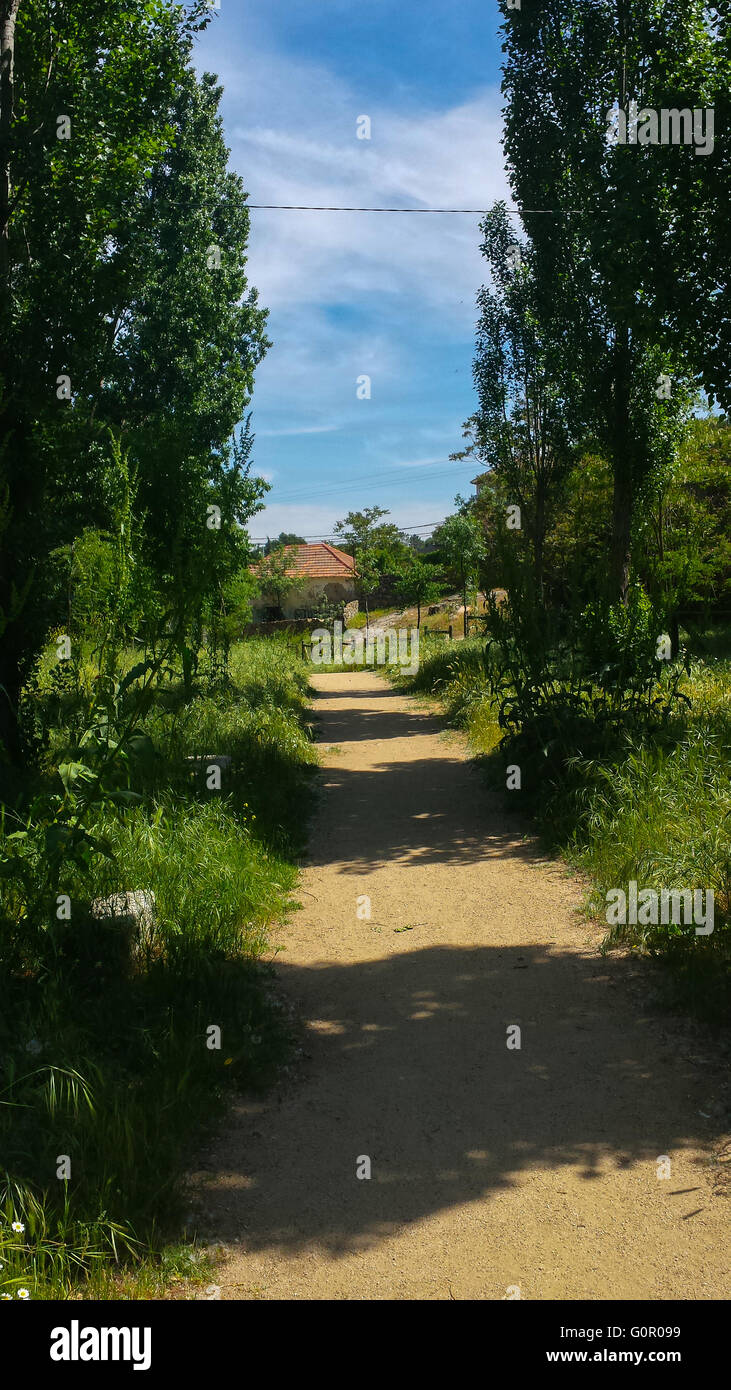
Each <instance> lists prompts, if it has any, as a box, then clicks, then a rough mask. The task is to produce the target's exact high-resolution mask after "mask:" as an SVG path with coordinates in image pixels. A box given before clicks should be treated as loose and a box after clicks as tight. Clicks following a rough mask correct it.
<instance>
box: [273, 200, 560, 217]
mask: <svg viewBox="0 0 731 1390" xmlns="http://www.w3.org/2000/svg"><path fill="white" fill-rule="evenodd" d="M247 207H250V208H254V209H256V211H257V212H417V213H437V212H438V213H442V212H448V213H458V214H465V215H466V216H469V217H482V216H484V215H485V214H486V213H488V212H489V211H490V209H489V208H366V207H326V206H320V205H319V204H314V203H247ZM505 211H506V212H510V213H516V214H517V215H518V216H519V217H522V216H523V214H524V213H530V214H531V215H533V214H534V213H545V215H546V216H547V217H568V216H573V215H574V214H578V213H581V212H582V211H583V209H582V208H508V207H506V209H505Z"/></svg>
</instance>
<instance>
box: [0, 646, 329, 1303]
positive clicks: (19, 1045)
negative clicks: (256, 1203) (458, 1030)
mask: <svg viewBox="0 0 731 1390" xmlns="http://www.w3.org/2000/svg"><path fill="white" fill-rule="evenodd" d="M47 696H48V697H50V698H55V697H54V695H53V692H52V691H50V692H49V690H48V687H46V686H44V683H43V678H42V676H41V679H40V680H39V682H38V684H37V687H36V696H35V698H37V700H38V701H39V703H40V704H41V705H42V702H43V700H44V698H45V697H47ZM306 698H307V679H306V674H305V672H304V669H303V667H302V665H301V663H300V662H299V661H298V659H297V657H296V655H295V654H294V652H293V651H292V649H291V648H289V647H288V646H287V644H286V643H279V642H277V641H276V640H262V641H259V642H251V643H248V642H247V643H243V644H241V645H240V647H238V648H236V649H235V650H234V652H233V653H232V660H231V667H230V676H229V678H228V680H227V681H226V682H225V684H224V685H223V686H221V688H214V687H213V683H212V682H209V681H207V679H206V673H205V670H204V671H203V672H202V673H201V689H200V690H199V693H198V694H197V696H196V698H194V699H193V700H192V702H189V703H187V704H186V702H185V700H184V699H183V698H182V694H181V690H180V688H179V687H178V686H177V684H176V683H175V682H174V681H169V682H167V683H166V684H165V685H162V686H161V688H160V691H159V693H158V698H157V699H156V700H155V702H154V703H153V705H152V707H151V709H150V711H149V713H148V715H147V717H146V718H145V720H144V725H143V731H144V734H145V735H146V739H145V740H143V741H142V745H141V746H142V750H143V751H142V753H141V755H140V756H139V757H138V758H137V759H136V760H135V762H134V764H133V765H132V766H131V769H130V775H129V781H130V783H131V790H133V791H134V792H135V794H136V795H137V796H139V797H140V799H139V800H137V801H132V802H131V803H130V804H129V805H124V804H121V805H112V804H109V803H105V804H103V806H102V807H100V808H98V809H96V810H95V811H94V815H93V818H92V819H91V821H90V823H89V824H88V826H87V829H88V830H89V832H90V833H91V835H92V837H93V838H94V840H95V841H97V842H101V841H103V842H105V844H106V846H107V853H105V854H102V853H99V854H90V855H88V856H86V857H85V858H84V857H82V858H80V859H79V861H78V862H76V863H74V864H73V865H67V866H66V869H65V872H64V879H63V884H62V885H59V887H60V888H61V889H62V892H63V894H64V895H65V896H67V897H68V899H69V900H70V916H68V915H67V914H66V912H65V911H64V910H62V915H61V917H60V919H59V917H58V916H57V915H56V913H55V912H54V906H55V901H51V902H49V903H48V904H46V905H45V908H44V912H45V916H44V917H43V919H42V920H40V921H39V922H36V923H34V924H33V929H31V924H30V923H29V921H28V920H26V919H25V918H24V915H23V911H24V909H23V904H22V900H21V899H20V898H19V897H18V894H17V892H16V893H15V895H14V892H13V884H12V881H6V882H5V885H4V890H3V896H2V899H0V972H1V973H2V987H3V1009H2V1011H1V1012H0V1049H1V1050H2V1054H3V1058H4V1061H5V1076H4V1080H3V1082H2V1086H1V1087H0V1266H1V1267H0V1291H2V1292H3V1293H5V1294H9V1295H10V1296H22V1295H20V1294H19V1292H18V1291H19V1290H26V1289H27V1290H28V1291H29V1293H30V1296H31V1297H46V1296H51V1297H59V1296H60V1297H67V1296H69V1295H70V1294H76V1293H78V1292H82V1293H84V1292H86V1293H87V1294H91V1295H95V1296H117V1295H118V1293H119V1289H120V1287H125V1288H126V1289H128V1290H129V1289H130V1288H131V1289H132V1290H134V1288H135V1287H137V1285H139V1286H140V1287H143V1288H144V1287H147V1286H149V1283H150V1280H151V1279H152V1282H153V1284H154V1282H155V1274H154V1271H155V1269H157V1270H158V1271H159V1270H160V1269H161V1268H163V1267H164V1268H166V1269H167V1270H168V1273H169V1272H170V1270H172V1269H174V1268H182V1269H183V1270H184V1271H185V1274H186V1277H189V1276H191V1275H192V1274H193V1273H195V1270H196V1269H198V1268H199V1266H198V1265H197V1264H196V1263H195V1262H194V1261H191V1260H190V1259H189V1258H187V1257H186V1256H185V1254H184V1251H183V1250H182V1249H181V1252H180V1254H179V1257H176V1258H171V1254H170V1252H171V1250H173V1249H174V1247H173V1246H171V1245H170V1242H171V1241H174V1240H175V1239H177V1238H178V1235H179V1232H180V1231H181V1229H186V1230H187V1229H188V1227H183V1226H182V1225H181V1223H182V1222H183V1215H184V1209H183V1205H182V1197H181V1178H182V1177H183V1176H184V1172H185V1166H186V1163H187V1162H188V1161H189V1158H190V1155H191V1153H192V1151H193V1149H194V1146H195V1143H196V1141H197V1136H198V1135H200V1134H201V1133H202V1132H203V1131H204V1130H205V1129H206V1128H207V1126H209V1125H210V1124H211V1122H212V1121H213V1119H214V1118H215V1116H216V1114H217V1112H218V1110H219V1108H220V1106H221V1104H222V1100H223V1097H224V1096H225V1092H226V1088H227V1087H228V1086H230V1085H231V1084H232V1083H233V1084H236V1085H239V1086H246V1087H252V1086H254V1087H258V1086H263V1085H266V1084H267V1083H268V1082H269V1080H270V1079H271V1077H272V1076H273V1074H274V1071H275V1069H276V1067H277V1066H278V1065H279V1064H280V1062H281V1061H282V1059H283V1058H284V1057H285V1056H286V1055H287V1051H288V1047H289V1037H288V1031H287V1027H286V1026H285V1024H284V1023H283V1011H282V1008H281V1004H280V1002H279V1000H278V999H277V997H276V993H275V991H274V988H273V979H272V970H271V966H270V965H267V964H265V963H264V961H263V960H262V957H263V956H264V955H265V954H267V953H270V952H271V951H272V950H273V949H275V943H274V941H273V939H272V936H271V928H272V926H273V925H274V924H276V923H280V922H282V921H283V920H285V919H286V916H287V914H288V912H289V911H290V910H291V909H292V907H293V906H294V899H293V892H294V890H295V887H296V877H297V871H296V867H295V859H296V856H297V854H298V852H299V849H300V847H301V840H302V833H303V831H302V827H303V821H304V813H305V811H306V807H307V798H308V780H309V779H308V774H309V770H310V769H311V767H312V765H313V762H314V750H313V746H312V743H311V740H310V738H309V733H308V727H307V720H306V708H305V702H306ZM71 705H72V702H71V700H70V697H67V699H66V704H65V705H64V704H63V703H61V704H59V703H58V702H56V704H55V706H53V707H54V708H55V709H56V711H57V712H58V714H59V715H60V716H61V720H60V722H59V723H57V724H56V725H54V726H52V727H51V728H50V729H49V731H48V737H47V739H46V740H45V746H44V752H43V755H42V758H41V760H40V764H39V768H38V770H37V774H36V776H37V777H39V778H41V780H42V779H43V778H46V779H48V778H52V777H53V775H54V768H55V766H57V764H58V763H59V762H60V761H61V760H62V759H63V758H64V757H66V756H67V755H68V750H69V747H70V746H72V742H73V740H72V737H71V726H72V724H73V719H72V717H71V715H72V713H73V711H72V708H71ZM64 713H66V714H68V715H69V718H68V719H67V720H66V722H65V723H64V722H63V715H64ZM43 715H44V711H43V709H41V714H40V715H39V718H41V719H42V717H43ZM213 756H219V757H220V756H225V757H230V758H231V764H230V766H226V767H225V768H224V770H223V773H222V782H221V789H220V791H219V790H209V789H208V787H207V785H206V780H205V777H204V776H202V775H201V773H202V769H201V766H200V764H199V763H198V762H196V761H194V760H195V759H200V758H202V759H205V758H206V757H213ZM35 852H36V853H37V854H38V856H39V868H40V858H41V857H42V855H43V842H42V840H39V841H38V844H37V846H36V848H35ZM126 892H135V893H138V894H144V895H145V898H144V902H145V903H146V904H147V905H148V908H149V910H147V909H146V910H145V911H144V912H142V914H140V915H139V916H138V917H137V918H134V916H132V917H130V916H129V915H128V916H124V915H122V916H118V917H115V916H114V915H106V916H101V917H100V916H99V915H98V914H99V907H98V900H99V899H106V898H109V896H110V895H113V894H120V893H126ZM95 902H96V903H97V907H96V909H94V910H93V909H92V904H94V903H95ZM212 1030H219V1031H218V1032H215V1031H213V1032H212ZM219 1040H220V1046H217V1045H215V1044H217V1043H218V1042H219ZM14 1225H15V1227H16V1229H15V1230H14V1229H13V1226H14ZM20 1227H22V1228H23V1229H22V1230H21V1229H20ZM166 1251H167V1254H165V1252H166ZM161 1262H162V1264H161ZM130 1266H132V1267H137V1268H138V1269H139V1271H140V1275H139V1278H138V1279H137V1281H136V1282H135V1281H134V1280H133V1281H132V1283H131V1284H130V1282H129V1277H128V1276H123V1274H122V1271H123V1270H124V1269H125V1268H127V1269H128V1268H129V1267H130ZM125 1277H126V1279H127V1282H126V1284H125V1283H122V1284H120V1280H122V1279H124V1278H125ZM128 1296H129V1295H128ZM132 1296H135V1295H134V1292H133V1293H132Z"/></svg>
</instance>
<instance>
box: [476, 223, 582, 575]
mask: <svg viewBox="0 0 731 1390" xmlns="http://www.w3.org/2000/svg"><path fill="white" fill-rule="evenodd" d="M481 230H482V234H483V243H482V254H483V256H484V257H485V259H486V261H487V263H488V266H489V268H490V272H491V277H492V288H490V287H488V286H483V287H482V289H481V290H480V292H479V294H478V297H477V302H478V307H479V310H480V319H479V322H478V325H477V352H476V355H475V363H474V373H473V374H474V379H475V385H476V387H477V395H478V400H479V403H480V410H479V416H478V419H477V431H478V437H479V445H480V452H481V454H482V456H483V457H484V458H486V459H488V460H489V461H490V465H491V467H492V468H493V469H494V470H495V471H496V472H497V474H498V475H499V477H500V478H501V480H502V482H503V484H504V487H505V495H506V497H508V498H510V500H511V501H512V502H513V503H514V504H517V505H518V506H520V510H521V517H522V521H523V525H524V526H525V527H526V529H527V532H528V534H529V536H530V541H531V546H532V550H533V564H534V570H535V580H536V586H537V588H538V590H539V592H541V591H542V589H543V549H544V543H545V536H546V528H547V526H548V522H549V513H550V510H551V508H552V507H553V506H555V504H556V501H557V500H558V498H559V496H560V493H561V487H562V483H563V480H564V478H565V476H566V473H567V472H568V469H569V467H570V465H571V461H572V454H573V447H572V440H571V436H570V432H569V425H568V419H567V414H568V411H567V407H566V404H565V401H564V399H563V397H562V394H561V387H560V374H559V373H558V372H557V371H556V370H555V365H554V363H555V345H554V343H553V342H552V341H551V339H550V336H549V338H548V340H547V341H545V340H544V335H543V332H542V329H541V324H540V318H539V313H538V304H537V292H536V282H535V277H534V274H533V270H532V251H531V248H530V247H529V246H528V245H527V243H526V242H525V241H523V240H519V239H518V238H517V236H516V233H515V231H514V229H513V228H512V227H511V226H510V222H509V217H508V213H507V211H506V208H505V205H504V203H498V204H496V205H495V207H494V208H493V209H492V211H491V212H490V213H488V215H487V217H486V218H485V220H484V221H483V223H482V226H481Z"/></svg>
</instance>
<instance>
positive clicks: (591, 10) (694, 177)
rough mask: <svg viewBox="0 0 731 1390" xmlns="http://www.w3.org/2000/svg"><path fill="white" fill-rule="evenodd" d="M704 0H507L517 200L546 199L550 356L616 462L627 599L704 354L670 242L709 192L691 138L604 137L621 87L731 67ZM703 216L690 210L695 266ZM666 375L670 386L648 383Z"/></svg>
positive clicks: (510, 156)
mask: <svg viewBox="0 0 731 1390" xmlns="http://www.w3.org/2000/svg"><path fill="white" fill-rule="evenodd" d="M707 8H708V7H707V6H705V5H704V4H703V3H701V0H664V3H662V4H659V3H651V4H647V3H646V0H582V3H580V4H579V3H576V4H572V5H569V6H568V7H567V6H566V4H565V3H563V0H536V3H532V4H531V5H529V6H528V5H526V6H525V7H524V8H522V9H520V10H510V9H509V8H508V5H507V3H505V0H503V3H502V9H503V13H504V15H505V24H504V26H503V31H504V35H505V48H506V63H505V70H504V73H505V75H504V90H505V93H506V96H507V110H506V140H505V147H506V153H507V160H508V169H509V176H510V181H511V187H512V189H513V193H514V196H515V198H516V201H517V202H518V203H519V204H520V205H521V206H522V207H524V208H526V209H533V210H536V209H549V210H550V212H549V213H546V214H543V213H540V214H539V213H538V212H537V211H533V212H526V213H525V214H524V221H525V225H526V229H527V231H528V233H529V236H530V239H531V243H532V246H533V248H534V253H535V257H534V262H533V264H534V269H535V275H536V281H537V293H538V300H539V307H540V316H541V322H542V324H544V325H546V332H548V331H549V326H550V332H551V334H552V336H553V338H554V341H555V344H556V350H557V356H556V364H557V369H558V367H559V365H560V363H561V362H563V363H568V364H569V365H570V368H571V373H572V376H573V377H574V379H578V380H579V381H580V383H581V386H582V399H581V401H580V403H577V404H579V415H580V417H581V419H582V420H583V422H584V423H585V424H587V425H589V426H590V427H591V432H593V434H594V438H595V442H596V444H597V445H598V448H599V450H600V451H601V452H603V453H605V454H606V456H607V457H608V458H609V460H610V461H611V464H612V469H613V479H614V488H613V504H612V546H611V554H610V579H611V584H612V588H613V591H614V593H615V595H621V596H624V595H625V594H626V591H627V585H628V582H629V570H630V551H631V533H632V522H633V518H634V516H635V513H636V508H637V505H638V500H639V498H640V497H641V495H642V493H643V491H644V489H645V488H646V485H647V483H648V481H650V480H652V479H658V478H660V477H661V476H662V475H663V473H665V472H667V470H668V469H669V468H670V467H671V466H672V463H673V460H674V457H675V454H676V451H677V447H678V443H679V437H680V428H679V426H680V423H681V422H682V419H683V416H684V412H685V409H686V407H687V390H686V378H687V376H688V375H689V373H691V372H692V371H697V370H698V369H699V365H700V362H701V360H702V359H703V358H704V345H703V344H699V345H697V351H696V352H695V354H694V356H693V357H692V359H691V358H688V357H687V356H686V354H687V349H688V343H687V336H688V335H687V333H684V332H681V331H680V328H679V319H680V317H682V314H681V309H682V302H683V296H685V312H686V313H687V311H688V309H689V306H690V303H691V301H692V300H694V299H695V297H696V292H697V288H698V285H699V283H700V282H701V281H702V282H703V283H705V282H706V278H707V277H706V272H705V270H704V271H703V274H702V275H701V276H700V277H699V276H698V274H697V270H696V272H694V270H693V266H692V265H685V266H682V265H680V264H678V262H677V257H676V250H675V247H676V232H677V228H678V226H679V224H680V221H681V220H682V219H683V218H689V219H691V220H692V219H693V218H695V215H696V213H697V212H698V211H699V199H700V198H701V196H703V197H707V196H708V190H707V189H706V190H705V193H704V192H703V190H704V189H705V183H704V180H706V179H707V174H706V173H704V171H705V170H707V168H708V167H710V158H706V157H704V156H699V155H697V154H696V153H695V150H694V149H692V148H689V147H687V146H685V145H681V146H679V145H677V144H668V145H662V146H661V145H639V144H632V143H627V144H620V143H611V142H609V141H608V140H607V130H608V113H609V111H610V110H611V109H612V108H613V107H615V106H616V105H618V106H619V107H620V108H622V109H623V110H625V109H628V107H629V102H630V101H631V100H635V101H637V103H638V109H643V108H646V107H650V108H653V109H657V110H660V109H663V108H666V109H675V108H678V107H685V106H690V107H691V108H699V107H705V106H707V105H710V104H712V103H713V101H714V100H715V98H716V96H717V95H719V94H720V83H721V77H722V74H723V72H725V71H726V68H725V67H723V64H722V63H721V62H720V56H719V55H720V49H719V46H718V43H717V41H716V40H715V39H714V34H713V26H712V25H709V24H708V22H707V15H706V13H705V11H706V10H707ZM714 8H715V7H713V6H712V7H711V9H714ZM726 157H727V156H726ZM691 166H692V167H691ZM709 186H710V185H709ZM707 220H708V219H705V218H704V217H701V218H700V219H699V220H696V226H697V229H698V241H697V246H696V258H697V259H696V266H697V261H699V260H701V259H702V257H705V254H706V249H707V248H706V240H705V227H706V224H707ZM686 244H687V243H686ZM700 248H702V255H701V249H700ZM714 260H715V253H712V254H711V256H710V261H711V264H713V263H714ZM708 273H709V274H711V275H712V274H713V271H712V270H710V271H709V272H708ZM723 273H724V275H726V274H727V271H726V270H725V269H724V272H723ZM694 275H695V278H693V277H694ZM688 276H690V277H691V279H692V280H693V288H692V290H685V291H683V292H682V293H681V294H679V295H675V296H674V297H673V294H672V292H671V293H670V295H668V292H667V290H666V289H663V288H661V286H667V285H668V284H670V282H671V281H672V280H673V279H674V278H677V279H678V280H679V283H681V284H683V283H686V282H687V279H688ZM671 298H672V299H673V302H672V304H671V302H670V301H671ZM712 312H713V313H715V312H719V313H723V312H726V313H727V309H726V310H724V309H723V308H721V307H720V306H718V305H717V306H716V307H715V308H714V309H713V310H712ZM686 327H688V328H690V324H686ZM661 375H664V376H666V377H667V378H668V379H669V381H670V383H671V393H670V395H669V397H667V398H662V397H658V396H657V394H656V392H657V389H658V382H659V380H660V377H661ZM714 375H715V373H714ZM585 442H588V440H587V441H585Z"/></svg>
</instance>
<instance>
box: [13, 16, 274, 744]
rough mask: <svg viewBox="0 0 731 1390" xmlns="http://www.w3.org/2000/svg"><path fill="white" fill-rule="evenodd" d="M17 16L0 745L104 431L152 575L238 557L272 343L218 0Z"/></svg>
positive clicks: (90, 499) (101, 490) (91, 489)
mask: <svg viewBox="0 0 731 1390" xmlns="http://www.w3.org/2000/svg"><path fill="white" fill-rule="evenodd" d="M15 8H16V10H17V25H16V27H15V31H14V34H13V36H12V37H13V47H12V49H8V48H7V44H8V32H9V31H8V25H7V23H5V24H4V25H3V15H5V17H6V19H7V11H8V3H7V0H4V9H3V10H2V12H0V25H2V26H3V27H2V36H3V41H4V43H5V45H6V48H5V53H4V67H3V81H2V86H1V88H0V98H1V101H2V107H1V109H0V142H1V143H2V158H1V159H0V169H1V170H2V171H4V173H2V176H0V243H1V247H0V275H1V276H2V280H3V284H2V287H0V306H1V307H0V499H1V500H2V503H3V513H2V514H3V518H4V525H3V528H2V534H1V536H0V613H2V614H3V618H2V624H3V625H4V628H5V630H4V633H3V639H2V646H1V648H0V686H2V687H4V689H5V691H6V696H5V697H0V739H2V740H3V741H4V743H5V744H6V746H7V747H8V748H12V749H13V751H15V752H17V735H16V732H15V728H14V722H13V718H12V711H13V707H14V706H15V704H16V703H17V696H18V691H19V689H20V686H21V685H22V681H23V679H24V677H25V675H26V674H27V672H28V670H29V668H30V665H31V664H32V661H33V659H34V657H35V654H36V652H37V651H38V649H39V647H40V645H41V643H42V641H43V639H44V636H45V633H46V632H47V630H48V628H49V626H51V625H52V624H53V623H55V622H58V621H60V620H61V619H62V617H63V609H62V607H60V606H59V604H60V603H62V602H63V597H62V596H59V594H58V592H57V586H54V585H53V584H50V585H49V583H48V579H49V574H50V571H51V569H52V568H53V566H52V562H51V561H50V558H49V557H50V556H51V555H52V553H54V552H58V550H59V548H63V547H65V546H72V545H73V544H74V542H75V540H76V538H77V537H78V536H80V535H81V534H82V533H83V532H85V531H89V530H90V529H91V530H96V531H98V532H99V533H100V534H102V533H105V532H109V530H110V525H111V518H112V515H113V510H114V504H113V497H112V496H110V494H109V491H108V484H109V479H110V477H112V476H113V474H114V468H113V457H112V445H111V443H110V434H109V430H110V428H111V429H112V430H113V434H114V438H116V440H117V441H118V444H119V447H120V448H121V449H122V451H123V453H124V455H125V457H126V458H128V460H129V468H130V472H131V475H133V476H134V478H135V480H136V491H137V508H138V514H139V545H140V555H141V562H142V565H143V567H144V568H145V569H146V572H147V575H148V578H149V579H150V580H151V581H153V587H154V585H157V586H158V587H159V588H160V590H161V592H162V594H163V597H164V601H165V602H167V603H169V602H171V601H173V600H175V601H177V602H181V601H182V600H183V599H185V602H186V603H188V602H189V600H190V602H191V604H192V607H193V608H196V607H197V608H200V598H201V593H200V589H201V583H202V582H203V577H204V576H206V577H210V576H211V575H213V576H214V580H213V582H214V583H215V582H217V580H218V579H220V577H221V573H220V572H221V568H222V567H221V563H220V559H221V557H220V556H219V557H216V555H215V549H216V546H217V545H218V543H219V542H220V541H221V540H223V541H224V544H223V546H221V545H218V548H219V550H222V551H224V550H225V551H226V558H225V563H224V564H223V569H224V570H226V571H230V570H231V567H232V566H231V561H232V556H231V549H232V547H233V548H234V549H236V547H237V545H238V542H239V541H240V539H241V538H240V536H239V535H238V531H240V529H241V526H242V523H243V522H244V521H245V520H246V519H247V517H248V516H249V515H251V510H252V509H254V510H255V509H256V507H257V505H258V500H259V498H260V496H261V493H262V486H261V485H257V484H255V483H254V480H253V479H251V478H250V476H249V471H248V451H247V452H246V458H245V461H244V462H245V467H244V473H243V475H242V473H241V470H240V468H239V462H240V457H239V454H240V446H239V445H237V444H235V443H233V444H232V442H231V436H232V432H233V430H234V428H235V426H236V425H237V423H238V421H240V420H241V418H242V416H243V414H244V411H245V408H246V404H247V402H248V399H249V396H250V393H251V389H252V384H253V372H254V369H255V366H256V364H257V362H258V361H259V360H260V357H261V355H262V353H263V352H264V350H265V348H266V346H267V342H266V338H265V334H264V320H265V314H264V312H263V311H262V310H261V309H260V308H259V307H258V305H257V303H256V294H255V291H252V290H251V289H250V288H249V287H248V285H247V280H246V273H245V251H246V243H247V238H248V225H249V224H248V211H247V208H246V194H245V192H244V190H243V187H242V184H241V181H240V179H239V178H238V177H237V176H235V175H233V174H231V173H230V172H229V171H228V169H227V157H228V152H227V150H226V147H225V143H224V140H223V135H222V129H221V121H220V117H219V114H218V104H219V99H220V90H219V88H218V87H217V86H216V84H215V81H214V79H213V78H211V77H210V76H203V77H202V78H201V79H198V78H197V77H196V75H195V72H194V70H193V68H192V65H191V43H192V39H193V36H194V34H195V33H196V32H197V31H198V30H199V29H200V28H201V27H202V26H203V25H204V24H205V23H206V22H207V18H208V17H209V16H210V9H209V7H208V6H207V4H206V3H205V0H194V2H193V3H190V4H188V5H186V6H180V5H173V4H172V3H169V0H89V3H85V4H84V5H75V4H71V3H67V0H59V3H57V4H54V5H53V6H52V7H51V8H50V10H49V6H48V4H47V3H45V0H20V3H19V4H18V5H16V6H15ZM11 58H12V63H11V61H10V59H11ZM66 137H68V138H66ZM244 447H245V449H246V450H248V446H244ZM237 451H239V452H237ZM211 505H213V506H217V507H218V508H219V509H220V511H221V514H222V518H223V520H222V526H221V528H220V529H218V530H213V529H211V528H210V527H209V526H208V525H207V523H208V519H209V507H210V506H211ZM227 518H228V522H227ZM226 538H228V539H226ZM201 560H203V562H204V563H203V569H202V570H201V568H200V566H199V561H201ZM241 561H242V554H241V548H240V545H239V546H238V554H237V555H236V557H235V564H234V565H233V568H234V569H235V568H236V567H237V566H240V564H241ZM192 578H195V579H196V581H197V582H196V586H195V589H193V590H192V591H191V587H190V585H191V579H192ZM182 626H184V624H182Z"/></svg>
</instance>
